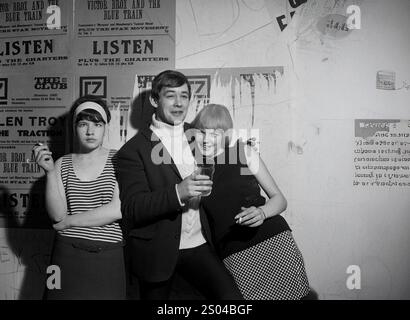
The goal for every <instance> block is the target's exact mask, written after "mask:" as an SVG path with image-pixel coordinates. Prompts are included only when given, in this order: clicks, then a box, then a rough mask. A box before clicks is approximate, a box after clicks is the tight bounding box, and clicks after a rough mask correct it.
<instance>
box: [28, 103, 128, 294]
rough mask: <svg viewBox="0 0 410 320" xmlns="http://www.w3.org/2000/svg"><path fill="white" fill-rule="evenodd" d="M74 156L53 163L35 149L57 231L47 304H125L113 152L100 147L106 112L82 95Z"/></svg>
mask: <svg viewBox="0 0 410 320" xmlns="http://www.w3.org/2000/svg"><path fill="white" fill-rule="evenodd" d="M72 120H73V129H74V140H75V141H74V142H75V143H76V145H75V148H74V149H75V152H74V153H72V154H67V155H65V156H63V157H61V158H60V159H58V160H57V161H56V162H54V161H53V158H52V154H51V152H50V151H49V149H48V147H47V146H46V145H42V144H37V145H36V146H35V147H34V149H33V151H34V154H35V157H36V161H37V163H38V165H39V166H41V167H42V168H43V169H44V171H45V173H46V177H47V184H46V205H47V211H48V213H49V216H50V218H51V219H52V220H53V223H54V225H53V226H54V229H55V230H57V235H56V240H55V243H54V249H53V253H52V259H51V264H52V265H57V266H58V267H59V268H60V270H61V289H50V288H48V289H47V291H46V298H47V299H125V268H124V257H123V238H122V231H121V228H120V226H119V224H118V220H119V219H121V211H120V200H119V190H118V185H117V182H116V175H115V167H116V165H115V162H116V161H115V150H108V149H106V148H104V147H103V146H102V144H103V139H104V134H105V132H106V130H107V127H106V126H107V125H108V123H109V121H110V112H109V110H108V108H107V106H106V104H105V102H104V101H103V100H101V99H98V98H96V97H93V96H85V97H82V98H80V99H78V100H77V101H76V102H75V103H74V105H73V108H72Z"/></svg>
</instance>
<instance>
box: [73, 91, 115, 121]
mask: <svg viewBox="0 0 410 320" xmlns="http://www.w3.org/2000/svg"><path fill="white" fill-rule="evenodd" d="M84 102H94V103H97V104H98V105H100V106H101V107H102V108H103V109H104V111H105V114H106V115H107V123H109V122H110V120H111V113H110V110H109V109H108V107H107V104H106V103H105V101H104V100H103V99H101V98H100V97H96V96H93V95H86V96H82V97H80V98H78V99H77V100H76V101H75V102H74V104H73V107H72V108H71V119H74V113H75V110H76V109H77V108H78V106H79V105H81V104H83V103H84ZM80 120H88V121H92V122H104V123H105V121H104V119H103V117H102V116H101V114H100V113H99V112H98V111H96V110H94V109H84V110H83V111H81V112H80V113H79V114H78V115H77V118H76V123H77V122H78V121H80Z"/></svg>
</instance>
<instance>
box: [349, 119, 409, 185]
mask: <svg viewBox="0 0 410 320" xmlns="http://www.w3.org/2000/svg"><path fill="white" fill-rule="evenodd" d="M353 164H354V177H353V186H356V187H382V188H393V187H395V188H397V187H410V120H392V119H386V120H385V119H377V120H372V119H356V120H355V139H354V150H353Z"/></svg>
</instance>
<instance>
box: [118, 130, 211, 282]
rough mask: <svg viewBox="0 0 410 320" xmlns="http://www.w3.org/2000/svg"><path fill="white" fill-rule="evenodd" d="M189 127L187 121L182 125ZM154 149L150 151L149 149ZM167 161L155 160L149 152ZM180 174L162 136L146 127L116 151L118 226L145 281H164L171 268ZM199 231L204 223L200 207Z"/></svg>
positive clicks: (177, 225)
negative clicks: (159, 155)
mask: <svg viewBox="0 0 410 320" xmlns="http://www.w3.org/2000/svg"><path fill="white" fill-rule="evenodd" d="M187 129H189V126H188V124H185V125H184V130H185V131H186V130H187ZM153 149H154V150H153ZM158 150H162V151H161V152H162V153H161V156H162V158H163V159H167V160H168V161H167V162H166V163H165V164H164V163H161V164H156V163H154V161H155V159H154V161H153V158H152V154H158ZM181 181H182V178H181V176H180V174H179V172H178V169H177V167H176V166H175V164H174V162H173V161H172V159H171V157H170V155H169V153H168V152H167V150H166V149H165V147H164V146H163V145H162V143H161V141H160V140H159V139H158V138H157V137H156V135H155V134H153V132H152V131H151V129H149V128H148V127H146V128H144V129H141V130H140V131H139V132H138V133H137V134H136V135H135V136H134V137H133V138H132V139H130V140H129V141H128V142H127V143H126V144H125V145H124V146H123V147H122V148H121V149H120V150H119V151H118V183H119V188H120V199H121V211H122V215H123V219H122V220H123V230H124V233H125V237H126V240H127V246H128V247H127V252H128V253H129V255H130V262H131V271H132V272H133V273H134V274H135V275H136V276H137V277H139V278H140V279H142V280H144V281H150V282H159V281H165V280H168V279H169V278H170V277H171V275H172V274H173V272H174V269H175V266H176V263H177V258H178V252H179V242H180V236H181V213H182V207H181V205H180V204H179V201H178V197H177V194H176V190H175V185H176V184H178V183H180V182H181ZM200 217H201V224H202V233H203V235H204V237H205V239H210V237H209V234H210V232H209V225H208V221H207V220H206V216H205V214H204V212H203V209H202V208H201V207H200Z"/></svg>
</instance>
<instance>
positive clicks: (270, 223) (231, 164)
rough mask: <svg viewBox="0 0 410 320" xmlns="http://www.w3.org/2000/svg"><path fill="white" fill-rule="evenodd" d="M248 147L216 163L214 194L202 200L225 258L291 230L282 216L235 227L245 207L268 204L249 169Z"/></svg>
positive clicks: (236, 147)
mask: <svg viewBox="0 0 410 320" xmlns="http://www.w3.org/2000/svg"><path fill="white" fill-rule="evenodd" d="M244 147H245V145H244V144H243V143H241V142H237V143H236V144H235V145H234V146H232V147H227V148H226V149H225V151H224V153H222V154H220V155H218V156H217V157H216V158H215V159H214V161H215V173H214V179H213V182H214V183H213V186H212V193H211V194H210V195H209V196H208V197H204V198H202V204H203V207H204V209H205V211H206V214H207V216H208V220H209V224H210V227H211V234H212V237H213V240H214V244H215V246H216V248H217V251H218V253H219V255H220V256H221V258H225V257H227V256H229V255H231V254H233V253H236V252H239V251H242V250H244V249H247V248H249V247H251V246H253V245H255V244H258V243H260V242H262V241H264V240H266V239H268V238H271V237H273V236H275V235H276V234H279V233H281V232H283V231H285V230H290V228H289V225H288V224H287V222H286V220H285V219H284V218H283V217H282V216H280V215H276V216H274V217H272V218H269V219H266V220H265V221H264V223H263V224H262V225H260V226H259V227H246V226H240V225H238V224H236V223H235V219H234V217H235V216H236V215H237V214H238V213H239V212H240V211H241V207H250V206H255V207H258V206H261V205H263V204H265V198H264V197H263V196H262V195H261V189H260V187H259V184H258V181H257V180H256V178H255V176H253V175H252V174H251V173H250V171H249V168H248V166H247V165H246V158H245V150H244Z"/></svg>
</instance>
